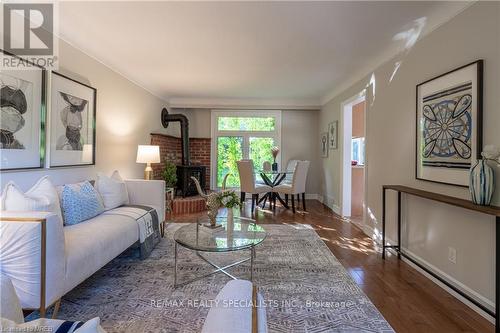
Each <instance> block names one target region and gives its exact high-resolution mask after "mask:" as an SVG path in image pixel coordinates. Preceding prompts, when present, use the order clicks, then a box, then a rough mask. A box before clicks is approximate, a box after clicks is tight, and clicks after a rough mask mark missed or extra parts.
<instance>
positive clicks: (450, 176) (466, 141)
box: [415, 60, 483, 186]
mask: <svg viewBox="0 0 500 333" xmlns="http://www.w3.org/2000/svg"><path fill="white" fill-rule="evenodd" d="M416 95H417V106H416V109H417V131H416V134H417V138H416V143H417V145H416V146H417V147H416V167H415V173H416V178H417V179H421V180H427V181H432V182H438V183H445V184H452V185H459V186H468V184H469V170H470V168H471V166H472V165H474V163H475V161H476V160H477V159H478V158H480V153H481V147H482V142H481V138H482V105H483V61H482V60H478V61H475V62H473V63H471V64H468V65H465V66H462V67H460V68H457V69H454V70H452V71H450V72H448V73H445V74H442V75H440V76H437V77H435V78H432V79H430V80H428V81H425V82H423V83H420V84H419V85H417V92H416Z"/></svg>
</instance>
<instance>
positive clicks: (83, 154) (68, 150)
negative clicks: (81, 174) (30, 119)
mask: <svg viewBox="0 0 500 333" xmlns="http://www.w3.org/2000/svg"><path fill="white" fill-rule="evenodd" d="M50 91H51V92H50V95H51V96H50V112H49V123H50V128H49V129H50V135H49V136H50V141H49V166H50V167H51V168H52V167H63V166H80V165H94V164H95V143H96V98H97V90H96V89H95V88H93V87H91V86H89V85H86V84H84V83H81V82H78V81H76V80H73V79H71V78H69V77H67V76H64V75H62V74H59V73H57V72H52V76H51V90H50Z"/></svg>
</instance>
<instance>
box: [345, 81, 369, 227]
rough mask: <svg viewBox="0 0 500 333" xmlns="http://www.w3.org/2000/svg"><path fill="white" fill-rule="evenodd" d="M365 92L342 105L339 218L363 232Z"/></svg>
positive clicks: (365, 169) (365, 167)
mask: <svg viewBox="0 0 500 333" xmlns="http://www.w3.org/2000/svg"><path fill="white" fill-rule="evenodd" d="M365 125H366V103H365V91H364V90H363V91H362V92H361V93H360V94H357V95H355V96H353V97H351V98H350V99H348V100H347V101H345V102H344V103H342V133H343V136H342V142H343V146H342V148H343V153H342V168H341V169H342V175H341V180H342V200H341V213H342V216H344V217H347V218H349V220H350V221H351V222H353V223H354V224H356V225H358V226H359V227H361V228H362V229H364V220H365V215H366V212H365V211H366V210H365V202H366V175H367V171H368V170H367V167H368V163H367V160H366V144H367V142H366V126H365Z"/></svg>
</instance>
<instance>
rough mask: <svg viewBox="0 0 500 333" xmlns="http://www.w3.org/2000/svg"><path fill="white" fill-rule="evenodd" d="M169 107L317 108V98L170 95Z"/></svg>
mask: <svg viewBox="0 0 500 333" xmlns="http://www.w3.org/2000/svg"><path fill="white" fill-rule="evenodd" d="M169 104H170V107H171V108H200V109H286V110H319V109H321V104H320V101H319V100H318V99H253V98H241V99H234V98H185V97H171V98H170V99H169Z"/></svg>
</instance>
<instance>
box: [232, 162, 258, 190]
mask: <svg viewBox="0 0 500 333" xmlns="http://www.w3.org/2000/svg"><path fill="white" fill-rule="evenodd" d="M236 163H237V164H238V172H239V174H240V191H241V192H247V193H253V192H254V190H255V174H254V172H253V161H252V160H241V161H238V162H236Z"/></svg>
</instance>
